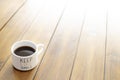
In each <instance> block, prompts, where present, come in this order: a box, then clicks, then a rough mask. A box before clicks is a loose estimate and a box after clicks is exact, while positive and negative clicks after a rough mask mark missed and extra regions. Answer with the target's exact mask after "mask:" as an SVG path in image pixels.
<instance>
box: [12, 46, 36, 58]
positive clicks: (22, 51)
mask: <svg viewBox="0 0 120 80" xmlns="http://www.w3.org/2000/svg"><path fill="white" fill-rule="evenodd" d="M34 52H35V49H33V48H32V47H29V46H22V47H19V48H17V49H16V50H15V51H14V53H15V54H16V55H18V56H30V55H32V54H33V53H34Z"/></svg>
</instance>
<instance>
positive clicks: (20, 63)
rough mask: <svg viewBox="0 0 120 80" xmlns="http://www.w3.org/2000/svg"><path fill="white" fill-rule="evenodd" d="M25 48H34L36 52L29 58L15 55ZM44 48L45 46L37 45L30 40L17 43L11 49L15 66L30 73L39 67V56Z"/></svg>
mask: <svg viewBox="0 0 120 80" xmlns="http://www.w3.org/2000/svg"><path fill="white" fill-rule="evenodd" d="M23 46H28V47H31V48H33V49H34V50H35V52H34V53H33V54H31V55H28V56H20V55H17V54H15V50H16V49H18V48H20V47H23ZM43 47H44V45H43V44H35V43H34V42H32V41H29V40H21V41H17V42H16V43H14V44H13V45H12V48H11V52H12V64H13V66H14V67H15V68H16V69H18V70H21V71H28V70H31V69H33V68H34V67H36V66H37V64H38V62H39V60H38V56H39V54H40V53H41V52H43V49H44V48H43Z"/></svg>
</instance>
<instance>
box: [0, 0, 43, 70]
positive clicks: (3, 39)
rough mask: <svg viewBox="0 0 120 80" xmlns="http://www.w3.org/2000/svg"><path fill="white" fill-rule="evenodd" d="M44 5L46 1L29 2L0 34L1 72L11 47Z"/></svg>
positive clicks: (30, 0) (31, 0)
mask: <svg viewBox="0 0 120 80" xmlns="http://www.w3.org/2000/svg"><path fill="white" fill-rule="evenodd" d="M38 2H39V4H38ZM44 3H45V0H34V1H33V0H28V1H27V3H26V4H25V5H24V6H23V7H22V8H21V9H20V10H19V11H18V13H17V14H16V15H15V16H14V17H13V18H12V19H11V20H10V21H9V23H8V24H6V26H5V28H4V29H3V30H2V31H1V32H0V55H1V56H0V70H1V68H2V66H3V65H4V63H5V62H6V60H7V59H8V56H9V55H10V48H11V45H12V44H13V43H14V42H15V41H16V40H19V39H20V38H21V36H23V35H24V33H25V32H26V31H27V30H28V28H29V26H30V25H31V23H32V22H33V20H34V19H35V17H36V15H37V14H38V12H39V10H40V9H42V7H43V6H42V5H44Z"/></svg>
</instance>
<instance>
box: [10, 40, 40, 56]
mask: <svg viewBox="0 0 120 80" xmlns="http://www.w3.org/2000/svg"><path fill="white" fill-rule="evenodd" d="M20 42H30V43H32V44H33V45H35V47H36V49H35V52H34V53H33V54H31V55H29V56H19V55H16V54H15V52H14V46H15V45H16V44H18V43H20ZM11 52H12V55H14V56H16V57H18V58H29V57H32V56H34V55H35V54H37V52H38V48H37V45H36V44H35V43H34V42H32V41H30V40H20V41H17V42H15V43H13V45H12V47H11Z"/></svg>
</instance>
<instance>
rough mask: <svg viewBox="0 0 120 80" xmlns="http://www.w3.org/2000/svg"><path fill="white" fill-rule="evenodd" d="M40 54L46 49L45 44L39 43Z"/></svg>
mask: <svg viewBox="0 0 120 80" xmlns="http://www.w3.org/2000/svg"><path fill="white" fill-rule="evenodd" d="M37 48H38V55H39V54H40V53H41V52H42V51H43V50H44V44H37Z"/></svg>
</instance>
